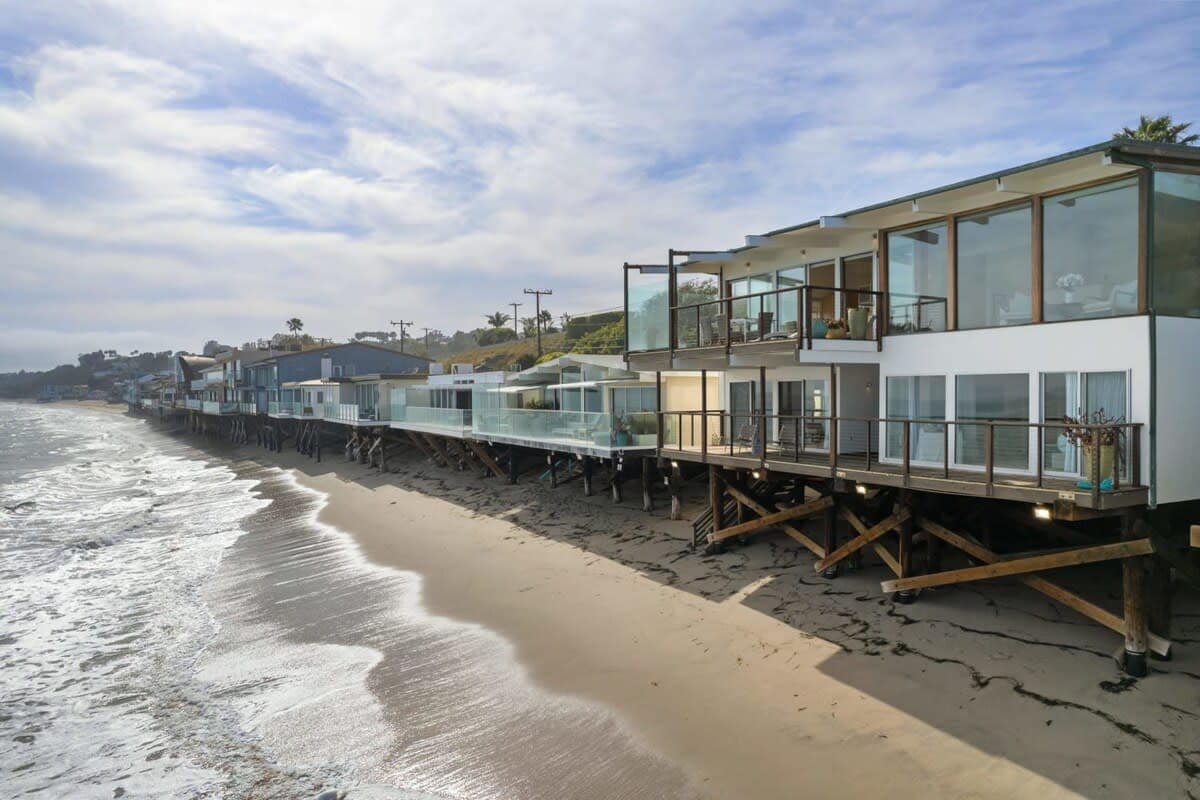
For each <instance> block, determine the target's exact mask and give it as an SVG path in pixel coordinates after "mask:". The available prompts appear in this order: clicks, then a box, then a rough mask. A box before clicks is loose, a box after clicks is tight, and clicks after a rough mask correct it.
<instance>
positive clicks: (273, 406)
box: [267, 402, 304, 417]
mask: <svg viewBox="0 0 1200 800" xmlns="http://www.w3.org/2000/svg"><path fill="white" fill-rule="evenodd" d="M267 414H268V415H269V416H272V417H303V416H304V404H303V403H279V402H272V403H267Z"/></svg>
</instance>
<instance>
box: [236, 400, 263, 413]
mask: <svg viewBox="0 0 1200 800" xmlns="http://www.w3.org/2000/svg"><path fill="white" fill-rule="evenodd" d="M238 411H240V412H242V413H243V414H257V413H258V403H238Z"/></svg>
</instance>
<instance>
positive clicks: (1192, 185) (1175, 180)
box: [1152, 172, 1200, 317]
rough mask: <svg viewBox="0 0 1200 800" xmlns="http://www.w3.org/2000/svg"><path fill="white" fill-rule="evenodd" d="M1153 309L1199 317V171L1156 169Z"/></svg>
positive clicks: (1176, 314) (1165, 312) (1160, 311)
mask: <svg viewBox="0 0 1200 800" xmlns="http://www.w3.org/2000/svg"><path fill="white" fill-rule="evenodd" d="M1152 265H1153V267H1152V268H1153V269H1154V280H1153V285H1154V310H1155V311H1156V312H1158V313H1159V314H1171V315H1175V316H1183V317H1200V175H1182V174H1179V173H1174V172H1155V173H1154V259H1153V261H1152Z"/></svg>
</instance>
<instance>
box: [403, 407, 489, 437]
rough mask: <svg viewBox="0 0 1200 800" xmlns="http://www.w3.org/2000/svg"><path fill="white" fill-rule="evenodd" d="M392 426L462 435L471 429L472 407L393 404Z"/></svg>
mask: <svg viewBox="0 0 1200 800" xmlns="http://www.w3.org/2000/svg"><path fill="white" fill-rule="evenodd" d="M397 411H399V412H400V413H401V416H399V417H397V416H396V412H397ZM392 427H394V428H404V429H406V430H423V431H426V432H428V433H449V434H455V435H458V436H461V435H462V434H464V433H466V432H467V431H469V430H470V429H471V409H469V408H466V409H463V408H428V407H426V406H392Z"/></svg>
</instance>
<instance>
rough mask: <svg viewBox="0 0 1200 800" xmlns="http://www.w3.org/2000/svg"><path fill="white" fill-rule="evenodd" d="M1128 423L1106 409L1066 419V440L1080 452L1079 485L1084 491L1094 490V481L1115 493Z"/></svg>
mask: <svg viewBox="0 0 1200 800" xmlns="http://www.w3.org/2000/svg"><path fill="white" fill-rule="evenodd" d="M1124 421H1125V420H1124V418H1119V417H1110V416H1108V415H1107V414H1105V413H1104V409H1100V410H1099V411H1095V412H1093V413H1091V414H1085V413H1083V412H1082V411H1081V412H1079V414H1078V415H1076V416H1074V417H1072V416H1069V415H1068V416H1065V417H1063V426H1064V429H1063V436H1064V437H1065V438H1066V440H1067V441H1068V442H1070V443H1071V444H1073V445H1075V446H1076V447H1078V448H1079V451H1080V453H1081V454H1082V455H1081V459H1080V460H1081V462H1082V463H1081V466H1082V468H1083V470H1082V471H1083V478H1082V479H1081V480H1080V481H1079V484H1078V486H1079V488H1080V489H1091V488H1092V486H1093V484H1092V481H1093V480H1096V481H1098V482H1099V484H1100V488H1101V489H1103V490H1111V489H1112V485H1113V474H1114V473H1113V469H1114V467H1116V461H1117V455H1118V452H1119V449H1118V447H1117V445H1118V443H1119V442H1120V439H1121V427H1120V426H1121V423H1123V422H1124Z"/></svg>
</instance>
